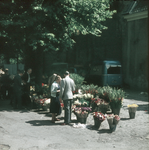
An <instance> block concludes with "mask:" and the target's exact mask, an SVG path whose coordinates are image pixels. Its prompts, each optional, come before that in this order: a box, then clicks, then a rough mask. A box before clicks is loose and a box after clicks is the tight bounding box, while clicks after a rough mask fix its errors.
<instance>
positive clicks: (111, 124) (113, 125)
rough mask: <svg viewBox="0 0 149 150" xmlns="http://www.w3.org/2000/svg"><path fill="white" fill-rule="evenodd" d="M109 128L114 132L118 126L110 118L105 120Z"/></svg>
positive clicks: (116, 122)
mask: <svg viewBox="0 0 149 150" xmlns="http://www.w3.org/2000/svg"><path fill="white" fill-rule="evenodd" d="M107 121H108V124H109V128H110V131H111V132H114V131H115V130H116V126H117V124H118V121H116V120H114V119H113V118H112V117H111V118H108V119H107Z"/></svg>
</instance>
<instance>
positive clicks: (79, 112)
mask: <svg viewBox="0 0 149 150" xmlns="http://www.w3.org/2000/svg"><path fill="white" fill-rule="evenodd" d="M72 111H73V112H74V114H75V115H76V116H77V117H80V118H86V117H87V116H88V114H89V112H90V111H92V110H91V108H90V107H74V108H73V109H72Z"/></svg>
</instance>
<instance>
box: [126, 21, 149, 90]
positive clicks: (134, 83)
mask: <svg viewBox="0 0 149 150" xmlns="http://www.w3.org/2000/svg"><path fill="white" fill-rule="evenodd" d="M125 29H126V32H127V33H126V34H125V36H124V41H123V74H124V80H125V82H126V83H127V84H129V85H130V86H131V87H132V88H137V89H141V90H146V89H147V88H148V19H147V18H144V19H139V20H134V21H129V22H127V25H126V26H125Z"/></svg>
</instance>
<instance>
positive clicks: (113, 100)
mask: <svg viewBox="0 0 149 150" xmlns="http://www.w3.org/2000/svg"><path fill="white" fill-rule="evenodd" d="M107 95H108V97H109V105H110V107H111V109H112V113H113V114H115V115H116V114H117V115H119V113H120V108H121V107H122V104H123V99H124V98H125V92H124V91H123V90H122V89H115V88H113V89H111V91H110V93H107Z"/></svg>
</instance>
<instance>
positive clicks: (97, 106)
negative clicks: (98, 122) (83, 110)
mask: <svg viewBox="0 0 149 150" xmlns="http://www.w3.org/2000/svg"><path fill="white" fill-rule="evenodd" d="M91 106H92V108H93V109H94V111H100V112H102V113H104V114H105V113H106V112H107V110H108V109H109V103H107V102H106V101H105V100H103V99H100V98H99V97H96V98H94V99H92V102H91Z"/></svg>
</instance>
